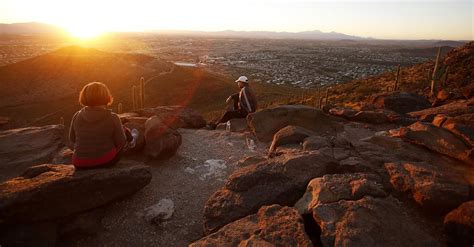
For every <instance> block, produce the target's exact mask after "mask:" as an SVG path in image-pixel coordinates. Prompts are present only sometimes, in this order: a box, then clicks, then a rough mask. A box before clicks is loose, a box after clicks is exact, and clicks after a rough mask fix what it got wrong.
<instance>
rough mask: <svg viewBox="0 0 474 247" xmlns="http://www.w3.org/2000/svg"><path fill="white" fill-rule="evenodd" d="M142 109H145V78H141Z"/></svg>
mask: <svg viewBox="0 0 474 247" xmlns="http://www.w3.org/2000/svg"><path fill="white" fill-rule="evenodd" d="M140 96H141V97H140V108H144V107H145V78H143V77H142V78H140Z"/></svg>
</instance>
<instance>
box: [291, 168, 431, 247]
mask: <svg viewBox="0 0 474 247" xmlns="http://www.w3.org/2000/svg"><path fill="white" fill-rule="evenodd" d="M381 180H382V179H381V178H380V177H379V176H377V175H375V174H364V173H355V174H334V175H325V176H323V177H320V178H315V179H313V180H311V182H310V183H309V185H308V188H307V190H306V193H305V194H304V196H303V197H302V198H301V199H300V200H299V201H298V202H297V203H296V204H295V207H296V208H297V209H298V211H299V212H300V213H301V214H303V215H310V216H312V217H313V220H314V221H315V222H316V224H317V225H318V226H319V228H320V231H321V237H320V239H321V243H322V246H376V245H378V244H380V243H383V244H384V245H387V246H402V245H404V244H405V243H410V245H413V246H425V244H426V243H430V244H433V245H435V246H438V245H439V243H437V241H436V240H434V239H433V238H432V237H431V236H429V235H428V234H426V233H425V232H423V231H422V229H423V228H422V227H421V226H420V225H418V224H417V223H416V222H414V221H413V220H412V219H411V218H410V216H409V215H408V214H407V213H406V212H404V209H403V207H402V206H401V204H400V202H399V201H397V200H396V199H395V198H393V197H391V196H388V193H387V192H386V190H385V188H384V186H383V185H382V181H381ZM402 228H403V229H402ZM313 231H316V229H313Z"/></svg>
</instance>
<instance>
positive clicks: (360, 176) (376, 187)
mask: <svg viewBox="0 0 474 247" xmlns="http://www.w3.org/2000/svg"><path fill="white" fill-rule="evenodd" d="M381 180H382V179H381V178H380V177H379V176H377V175H374V174H364V173H353V174H334V175H324V176H323V177H319V178H315V179H313V180H311V181H310V182H309V184H308V187H307V189H306V193H305V194H304V195H303V197H302V198H301V199H300V200H299V201H298V202H297V203H296V204H295V208H297V209H298V211H299V212H300V213H301V214H308V213H311V212H312V209H313V208H314V207H315V206H317V205H319V204H324V203H332V202H337V201H340V200H359V199H362V198H363V197H364V196H372V197H386V196H387V193H386V192H385V189H384V187H383V185H382V184H383V183H382V181H381Z"/></svg>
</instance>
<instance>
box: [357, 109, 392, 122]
mask: <svg viewBox="0 0 474 247" xmlns="http://www.w3.org/2000/svg"><path fill="white" fill-rule="evenodd" d="M350 120H351V121H356V122H363V123H369V124H384V123H389V122H390V119H389V117H388V116H387V115H386V114H385V113H384V112H382V111H360V112H358V113H356V114H355V115H354V117H352V118H351V119H350Z"/></svg>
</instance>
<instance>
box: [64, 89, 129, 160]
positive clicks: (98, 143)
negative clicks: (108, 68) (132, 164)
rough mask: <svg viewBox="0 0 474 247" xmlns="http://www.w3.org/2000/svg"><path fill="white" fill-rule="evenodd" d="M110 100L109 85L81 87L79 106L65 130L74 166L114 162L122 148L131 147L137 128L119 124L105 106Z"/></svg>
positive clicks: (115, 116) (118, 120) (118, 158)
mask: <svg viewBox="0 0 474 247" xmlns="http://www.w3.org/2000/svg"><path fill="white" fill-rule="evenodd" d="M112 101H113V98H112V95H111V94H110V91H109V89H108V88H107V86H106V85H105V84H103V83H101V82H92V83H89V84H87V85H86V86H84V88H82V90H81V93H80V95H79V103H80V104H81V105H82V106H83V108H82V109H81V110H79V111H78V112H76V114H74V116H73V117H72V120H71V127H70V130H69V139H70V141H71V142H72V143H73V144H74V154H73V158H72V163H73V165H74V166H75V167H76V168H95V167H104V166H111V165H114V164H116V163H117V162H118V161H119V160H120V157H121V154H122V152H124V151H126V150H128V149H130V148H133V147H135V144H136V140H137V137H138V130H136V129H133V130H132V131H130V130H129V129H128V128H126V127H124V126H122V123H121V122H120V118H119V117H118V116H117V114H115V113H113V112H112V111H111V110H109V109H107V106H109V105H111V104H112Z"/></svg>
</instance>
